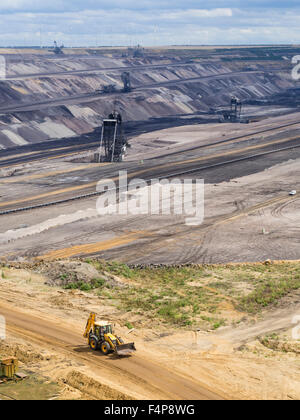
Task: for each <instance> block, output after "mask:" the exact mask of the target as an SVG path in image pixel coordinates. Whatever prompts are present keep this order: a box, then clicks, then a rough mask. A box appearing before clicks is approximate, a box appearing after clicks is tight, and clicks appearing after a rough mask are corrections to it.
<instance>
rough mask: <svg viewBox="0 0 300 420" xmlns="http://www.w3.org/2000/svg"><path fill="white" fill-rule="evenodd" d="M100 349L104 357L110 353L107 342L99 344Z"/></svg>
mask: <svg viewBox="0 0 300 420" xmlns="http://www.w3.org/2000/svg"><path fill="white" fill-rule="evenodd" d="M100 349H101V352H102V353H103V354H104V355H105V356H107V355H108V354H109V353H110V352H111V347H110V345H109V343H108V342H107V341H103V343H101V346H100Z"/></svg>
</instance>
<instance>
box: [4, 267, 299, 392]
mask: <svg viewBox="0 0 300 420" xmlns="http://www.w3.org/2000/svg"><path fill="white" fill-rule="evenodd" d="M5 277H6V278H5V279H2V280H1V282H0V296H1V304H0V313H1V314H4V315H7V322H8V338H7V340H6V341H5V342H4V343H0V350H1V351H2V353H3V351H6V352H7V353H8V352H10V354H12V353H14V354H16V355H18V357H19V358H20V360H21V361H22V362H23V365H22V367H23V368H24V367H27V368H30V369H31V370H32V371H33V372H35V373H38V374H39V375H42V376H44V377H47V378H50V379H51V380H53V381H55V382H57V383H59V384H60V385H61V387H62V392H61V394H60V398H61V399H79V398H85V399H95V398H96V399H109V398H117V399H132V398H146V399H151V398H154V399H162V398H169V399H170V398H171V399H177V398H181V399H188V398H195V399H211V398H213V399H214V398H226V399H299V398H300V386H299V373H300V364H299V356H297V354H295V353H292V352H289V353H284V352H276V351H273V350H270V349H267V348H266V347H265V346H263V345H262V344H260V342H259V341H257V340H256V336H257V335H258V334H257V332H258V331H260V333H261V334H266V333H268V332H272V331H274V330H278V329H281V330H282V329H284V330H285V331H286V334H288V335H290V334H291V331H290V328H291V324H290V321H288V317H289V313H290V312H291V309H290V308H285V309H281V310H279V311H277V310H275V311H274V312H272V313H271V314H265V315H263V320H261V321H259V320H258V323H257V324H256V325H255V327H254V326H251V324H250V325H249V324H247V322H246V323H244V324H242V325H241V326H240V327H238V328H237V329H232V327H228V328H225V329H224V330H220V331H219V332H218V333H217V334H216V333H203V332H198V333H197V332H195V331H184V330H183V331H180V330H177V331H176V330H170V329H168V327H164V328H163V329H160V330H159V331H157V329H156V328H155V326H154V325H153V326H149V325H146V324H141V323H138V322H137V323H136V325H137V327H136V329H135V331H134V332H132V333H131V334H129V335H128V334H126V328H125V327H123V326H122V325H123V324H124V322H125V321H126V314H121V313H120V312H119V311H118V310H117V309H116V308H114V307H111V306H110V304H109V303H107V302H106V303H105V304H103V302H100V301H99V298H98V297H96V296H94V295H93V294H90V293H84V292H74V291H62V290H60V289H58V288H50V287H48V286H45V284H44V282H45V278H43V277H41V276H40V275H37V274H34V273H32V272H30V271H27V270H16V269H10V270H8V269H6V270H5ZM12 302H13V306H12ZM21 307H22V309H21ZM89 311H96V312H97V314H98V315H99V317H102V318H105V317H107V316H108V313H109V314H110V318H111V319H112V321H113V322H116V329H117V332H118V333H119V334H121V335H122V336H123V337H124V338H125V339H126V340H130V341H135V342H136V346H137V348H138V352H137V354H136V355H135V356H133V357H132V358H131V359H121V360H120V359H114V358H107V359H105V360H104V358H103V357H102V356H101V355H100V354H99V356H97V355H95V354H92V353H91V352H90V351H89V350H88V348H87V346H86V345H85V344H84V340H83V338H82V332H83V328H84V325H85V321H86V318H87V316H88V313H89ZM283 312H284V313H285V316H286V319H285V320H284V321H283V322H282V321H281V324H280V325H278V324H277V323H276V319H277V320H279V319H281V320H283V319H284V316H283V315H284V313H283ZM254 329H255V331H254ZM127 331H128V330H127ZM178 343H181V344H180V345H178ZM156 371H157V377H156V375H153V372H156ZM0 392H1V389H0Z"/></svg>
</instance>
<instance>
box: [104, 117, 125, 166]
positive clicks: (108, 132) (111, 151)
mask: <svg viewBox="0 0 300 420" xmlns="http://www.w3.org/2000/svg"><path fill="white" fill-rule="evenodd" d="M127 147H128V143H127V140H126V137H125V135H124V129H123V121H122V116H121V114H119V113H117V112H113V113H112V114H110V115H109V117H108V119H105V120H103V125H102V132H101V141H100V152H99V161H100V162H122V161H123V159H124V156H125V154H126V150H127Z"/></svg>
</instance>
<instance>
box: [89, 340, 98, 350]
mask: <svg viewBox="0 0 300 420" xmlns="http://www.w3.org/2000/svg"><path fill="white" fill-rule="evenodd" d="M90 348H91V349H92V350H94V351H97V350H98V341H97V340H96V339H95V338H91V339H90Z"/></svg>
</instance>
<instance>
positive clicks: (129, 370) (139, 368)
mask: <svg viewBox="0 0 300 420" xmlns="http://www.w3.org/2000/svg"><path fill="white" fill-rule="evenodd" d="M0 312H1V314H2V315H3V316H5V318H6V321H7V327H8V332H12V333H14V334H17V335H21V336H22V337H26V338H30V340H31V341H38V342H39V343H43V344H47V345H51V346H54V347H56V348H59V349H62V350H63V351H67V353H69V355H70V357H73V358H74V357H75V358H77V359H83V360H84V361H85V362H87V361H88V362H89V364H90V365H91V366H92V367H93V369H94V371H97V372H99V373H100V372H101V374H102V375H103V376H104V377H105V376H106V375H109V376H108V377H110V378H112V377H114V376H115V375H116V376H119V377H121V378H123V381H124V382H123V384H124V383H126V384H127V389H128V392H129V394H130V389H132V390H135V392H137V390H139V392H141V393H142V395H143V396H146V398H147V397H148V398H151V397H152V398H154V399H157V398H160V399H174V400H176V399H180V400H216V399H218V400H219V399H221V396H220V395H217V394H216V393H213V392H211V391H209V390H208V389H205V388H204V387H203V386H201V384H200V383H197V382H196V381H195V380H192V379H191V378H188V377H186V378H185V377H183V376H181V375H179V374H177V373H174V372H172V371H171V370H169V369H168V368H167V367H163V366H160V365H158V364H155V363H153V362H151V361H149V360H146V359H143V357H141V356H138V355H137V356H134V357H131V358H123V359H119V358H113V357H110V358H104V357H103V356H102V355H101V353H95V354H93V353H92V352H91V351H90V350H89V349H88V348H87V345H86V343H85V341H84V339H83V338H82V334H80V331H79V330H77V329H76V328H75V329H70V326H69V325H68V324H66V325H64V324H63V323H61V322H60V323H58V322H57V321H56V322H55V321H53V320H50V319H45V318H43V317H37V316H32V315H29V314H27V313H26V312H22V311H21V310H19V309H16V308H15V307H13V306H8V305H6V304H3V302H1V303H0Z"/></svg>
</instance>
